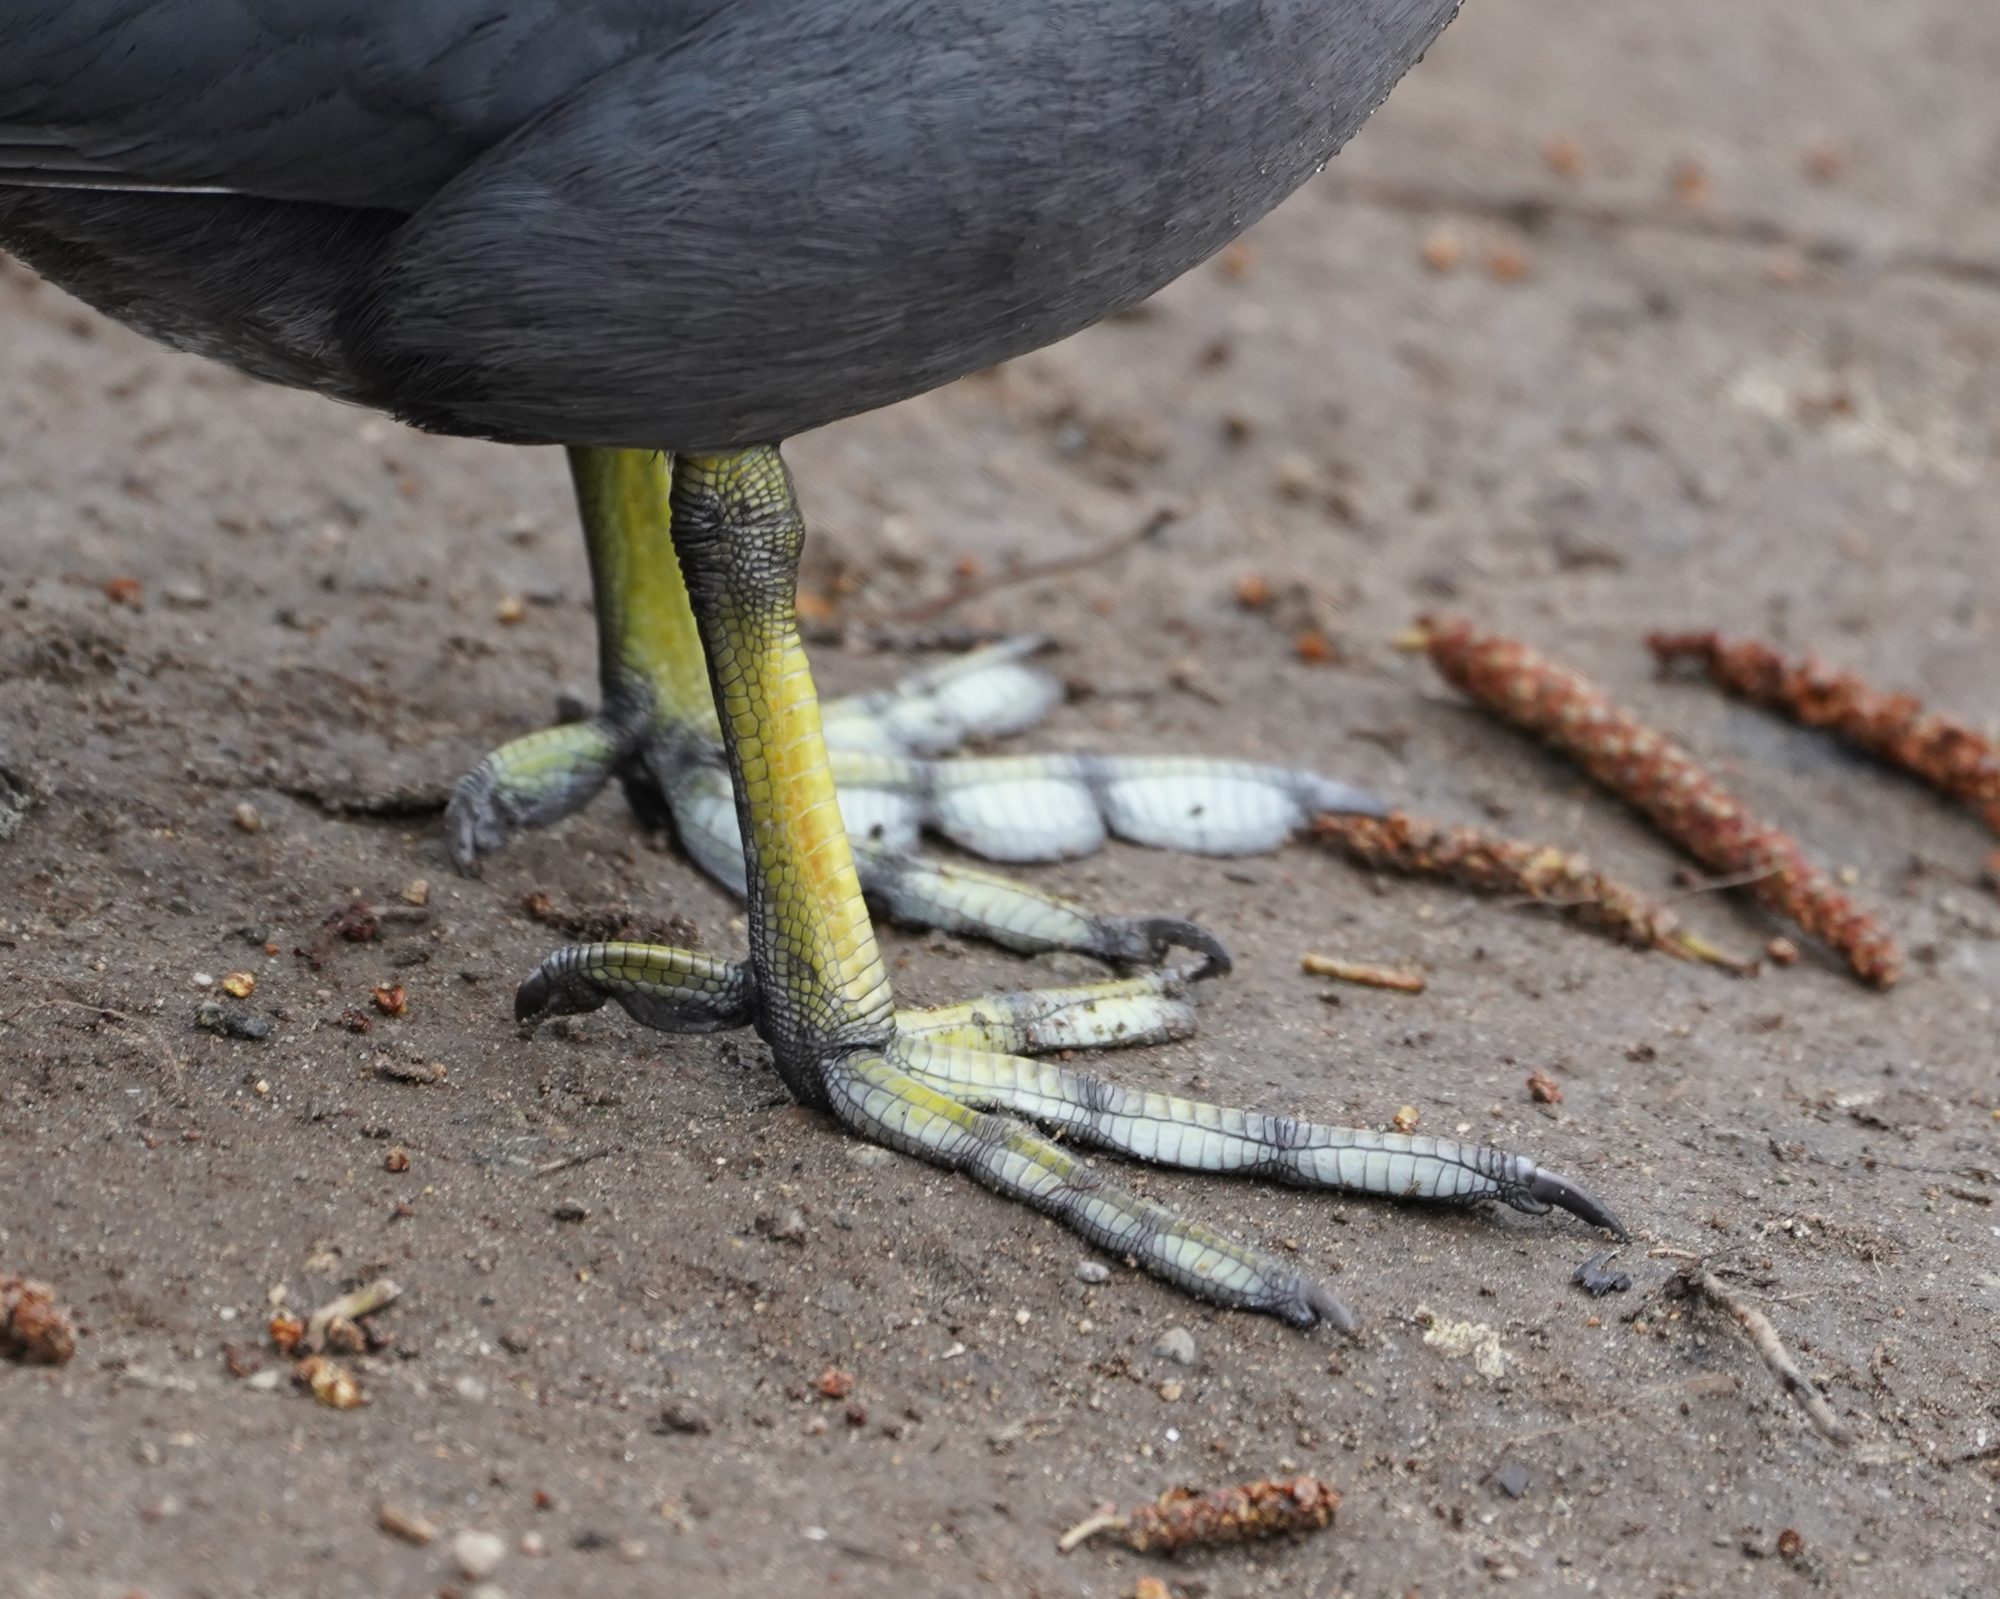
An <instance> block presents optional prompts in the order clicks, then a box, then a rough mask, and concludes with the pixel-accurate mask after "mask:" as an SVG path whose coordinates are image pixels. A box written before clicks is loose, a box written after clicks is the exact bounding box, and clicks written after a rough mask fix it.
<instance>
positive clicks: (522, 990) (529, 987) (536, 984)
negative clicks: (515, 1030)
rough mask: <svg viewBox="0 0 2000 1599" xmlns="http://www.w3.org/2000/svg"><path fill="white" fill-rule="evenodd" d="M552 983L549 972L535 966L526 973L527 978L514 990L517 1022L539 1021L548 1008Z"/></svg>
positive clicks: (515, 1018)
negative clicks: (531, 970)
mask: <svg viewBox="0 0 2000 1599" xmlns="http://www.w3.org/2000/svg"><path fill="white" fill-rule="evenodd" d="M553 986H554V985H553V984H552V983H550V981H549V974H548V973H547V972H545V971H542V970H541V969H540V968H539V967H537V968H536V969H535V970H534V971H533V972H530V973H529V974H528V980H527V981H526V982H525V983H523V984H522V985H521V986H520V987H519V988H517V989H515V990H514V1020H515V1021H517V1022H532V1021H539V1020H540V1019H541V1017H542V1016H543V1014H544V1013H546V1012H547V1010H548V1008H549V1000H550V999H551V998H552V997H553V996H552V995H551V993H550V989H551V988H552V987H553Z"/></svg>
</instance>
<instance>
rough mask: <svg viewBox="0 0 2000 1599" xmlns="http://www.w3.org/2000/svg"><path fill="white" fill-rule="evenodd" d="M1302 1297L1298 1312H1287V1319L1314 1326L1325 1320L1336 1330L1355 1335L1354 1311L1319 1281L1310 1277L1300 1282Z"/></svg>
mask: <svg viewBox="0 0 2000 1599" xmlns="http://www.w3.org/2000/svg"><path fill="white" fill-rule="evenodd" d="M1299 1288H1300V1292H1301V1298H1300V1300H1299V1301H1298V1304H1297V1314H1295V1315H1294V1314H1291V1313H1287V1314H1286V1315H1285V1320H1286V1321H1288V1322H1290V1323H1291V1324H1292V1325H1293V1326H1294V1327H1313V1326H1317V1325H1318V1324H1319V1323H1320V1322H1325V1323H1326V1324H1327V1325H1328V1326H1329V1327H1331V1328H1333V1329H1334V1331H1335V1332H1342V1333H1345V1334H1347V1336H1348V1337H1350V1338H1352V1337H1353V1336H1354V1312H1353V1311H1351V1310H1349V1309H1348V1308H1347V1307H1346V1306H1345V1305H1343V1304H1342V1303H1341V1302H1340V1301H1339V1300H1338V1299H1335V1298H1334V1297H1333V1295H1332V1294H1330V1293H1328V1292H1327V1291H1326V1289H1325V1288H1324V1287H1322V1286H1321V1285H1320V1284H1319V1283H1316V1282H1313V1281H1312V1280H1311V1279H1309V1278H1302V1279H1300V1282H1299Z"/></svg>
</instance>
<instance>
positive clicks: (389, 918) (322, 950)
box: [293, 899, 430, 971]
mask: <svg viewBox="0 0 2000 1599" xmlns="http://www.w3.org/2000/svg"><path fill="white" fill-rule="evenodd" d="M429 920H430V912H429V911H427V910H422V909H419V908H418V907H416V906H400V905H392V906H390V907H389V908H388V909H386V910H380V911H378V910H377V909H376V908H375V907H374V906H373V905H371V904H369V903H368V902H367V901H366V900H362V899H355V900H349V901H348V902H347V903H346V904H345V905H343V906H341V907H340V908H339V909H338V910H333V911H329V912H328V913H327V915H326V919H325V920H324V921H322V922H321V923H320V924H319V931H318V932H316V933H314V934H313V939H312V942H311V943H310V944H305V945H302V946H301V947H300V948H298V949H296V950H294V951H293V953H294V954H296V955H297V956H299V957H300V958H301V959H302V960H304V961H305V963H306V964H307V965H308V966H310V967H312V969H313V970H314V971H318V970H319V969H320V968H321V967H322V966H324V965H325V964H326V963H327V958H328V957H329V956H331V955H332V954H333V946H334V945H335V944H336V943H339V942H342V941H345V942H347V943H349V944H372V943H374V942H375V940H376V939H378V938H380V937H381V936H382V929H383V928H384V927H385V926H398V927H412V926H415V925H417V924H419V923H421V922H426V921H429Z"/></svg>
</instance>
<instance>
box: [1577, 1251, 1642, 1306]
mask: <svg viewBox="0 0 2000 1599" xmlns="http://www.w3.org/2000/svg"><path fill="white" fill-rule="evenodd" d="M1614 1253H1615V1251H1613V1250H1609V1249H1600V1250H1599V1251H1598V1252H1597V1253H1596V1254H1594V1255H1592V1256H1591V1257H1590V1259H1588V1260H1586V1261H1585V1262H1584V1263H1583V1264H1582V1265H1581V1266H1579V1267H1577V1268H1576V1270H1575V1271H1574V1272H1573V1273H1571V1275H1570V1281H1571V1282H1573V1283H1575V1284H1576V1285H1577V1286H1578V1287H1579V1288H1581V1289H1582V1290H1583V1291H1584V1292H1585V1293H1587V1294H1589V1295H1590V1297H1591V1298H1592V1299H1602V1298H1603V1297H1604V1296H1605V1295H1606V1294H1622V1293H1624V1292H1625V1291H1626V1290H1628V1289H1629V1288H1630V1287H1631V1286H1632V1275H1631V1273H1630V1272H1623V1271H1613V1270H1611V1269H1610V1267H1609V1266H1607V1265H1606V1264H1605V1262H1607V1261H1608V1260H1610V1259H1611V1257H1612V1255H1613V1254H1614Z"/></svg>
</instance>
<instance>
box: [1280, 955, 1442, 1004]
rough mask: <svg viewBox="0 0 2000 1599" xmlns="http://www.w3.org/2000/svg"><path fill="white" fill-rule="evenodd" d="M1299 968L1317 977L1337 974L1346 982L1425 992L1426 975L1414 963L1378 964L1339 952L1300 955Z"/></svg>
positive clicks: (1406, 991)
mask: <svg viewBox="0 0 2000 1599" xmlns="http://www.w3.org/2000/svg"><path fill="white" fill-rule="evenodd" d="M1299 970H1300V971H1302V972H1310V973H1311V974H1312V975H1313V976H1315V977H1337V978H1339V979H1340V980H1341V981H1342V982H1343V983H1360V984H1363V985H1364V986H1366V987H1368V988H1393V989H1395V990H1396V991H1397V992H1398V993H1403V994H1421V993H1422V992H1423V991H1424V974H1423V973H1422V972H1421V971H1420V970H1418V969H1417V968H1416V967H1414V966H1378V965H1376V964H1375V963H1373V962H1372V961H1349V960H1342V959H1341V958H1340V957H1339V956H1338V955H1314V954H1312V953H1310V952H1308V953H1306V954H1304V955H1301V956H1300V957H1299Z"/></svg>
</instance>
